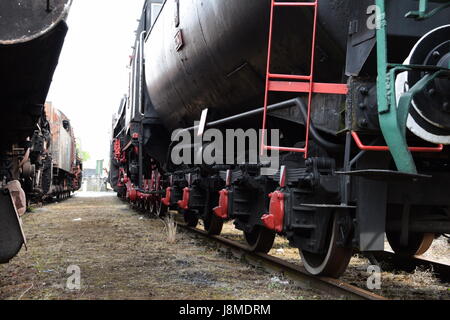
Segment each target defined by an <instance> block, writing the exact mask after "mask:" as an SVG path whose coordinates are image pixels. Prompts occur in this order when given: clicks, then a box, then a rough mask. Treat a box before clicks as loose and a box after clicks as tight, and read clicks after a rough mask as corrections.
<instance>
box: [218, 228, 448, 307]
mask: <svg viewBox="0 0 450 320" xmlns="http://www.w3.org/2000/svg"><path fill="white" fill-rule="evenodd" d="M222 235H223V236H225V237H227V238H229V239H233V240H236V241H241V242H242V243H245V240H244V237H243V236H242V232H240V231H239V230H236V229H235V228H234V226H233V224H232V223H227V224H226V225H225V226H224V229H223V231H222ZM385 249H386V250H389V249H390V247H389V244H388V243H387V242H386V243H385ZM269 254H270V255H273V256H276V257H279V258H281V259H284V260H287V261H289V262H292V263H295V264H299V265H302V263H301V260H300V255H299V251H298V249H296V248H293V247H290V246H289V242H288V241H287V240H286V239H284V238H282V237H278V236H277V237H276V239H275V244H274V246H273V248H272V250H271V251H270V252H269ZM423 257H424V258H426V259H431V260H435V261H439V262H442V263H444V264H450V245H449V243H448V242H447V239H445V238H443V237H441V238H439V239H436V240H434V242H433V244H432V246H431V248H430V249H429V250H428V252H426V254H425V255H424V256H423ZM370 265H371V263H370V262H369V260H368V259H367V258H365V257H363V256H361V255H358V254H356V255H354V256H353V258H352V259H351V261H350V265H349V266H348V268H347V270H346V272H345V273H344V275H343V276H342V277H341V279H342V280H344V281H345V282H348V283H350V284H353V285H355V286H358V287H360V288H363V289H366V290H367V278H368V277H369V275H370V274H369V273H368V272H367V269H368V267H369V266H370ZM380 266H381V269H382V271H383V270H384V269H387V270H389V271H385V272H382V273H381V289H379V290H376V289H375V290H372V291H373V292H374V293H377V294H379V295H382V296H385V297H388V298H391V299H429V300H450V283H443V282H441V281H440V280H439V279H438V278H437V277H436V276H435V275H434V273H433V270H431V269H416V270H415V271H414V272H413V273H407V272H404V271H401V270H392V269H393V268H392V266H388V265H384V264H383V262H381V263H380Z"/></svg>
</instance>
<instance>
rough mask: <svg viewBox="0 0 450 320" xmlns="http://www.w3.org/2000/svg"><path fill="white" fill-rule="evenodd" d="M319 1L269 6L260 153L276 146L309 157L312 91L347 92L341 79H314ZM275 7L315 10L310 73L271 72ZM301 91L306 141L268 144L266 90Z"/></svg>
mask: <svg viewBox="0 0 450 320" xmlns="http://www.w3.org/2000/svg"><path fill="white" fill-rule="evenodd" d="M318 2H319V0H315V1H313V2H279V1H275V0H271V8H270V26H269V47H268V50H267V51H268V53H267V70H266V88H265V95H264V119H263V126H262V129H263V133H262V145H261V153H262V152H263V151H264V150H278V151H288V152H299V153H304V154H305V158H308V147H309V131H310V125H311V103H312V97H313V93H326V94H344V95H345V94H347V93H348V87H347V85H346V84H340V83H317V82H314V61H315V47H316V33H317V15H318ZM275 7H312V8H313V10H314V22H313V34H312V44H311V71H310V74H309V75H288V74H274V73H271V72H270V62H271V52H272V33H273V20H274V11H275ZM274 79H278V80H292V81H293V82H288V81H274ZM274 91H278V92H302V93H308V117H307V119H306V135H305V137H306V139H305V141H306V144H305V147H304V148H290V147H276V146H268V145H266V144H265V130H266V126H267V107H268V105H269V93H270V92H274Z"/></svg>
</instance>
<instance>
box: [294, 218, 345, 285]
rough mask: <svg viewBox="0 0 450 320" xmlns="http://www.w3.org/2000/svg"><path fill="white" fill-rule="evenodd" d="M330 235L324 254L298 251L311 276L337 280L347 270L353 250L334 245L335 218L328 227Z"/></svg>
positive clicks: (336, 225)
mask: <svg viewBox="0 0 450 320" xmlns="http://www.w3.org/2000/svg"><path fill="white" fill-rule="evenodd" d="M330 231H331V234H329V237H328V239H327V243H328V250H327V252H326V253H323V254H319V253H311V252H307V251H305V250H299V251H300V255H301V258H302V262H303V265H304V266H305V269H306V270H307V271H308V272H309V273H311V274H313V275H320V276H328V277H333V278H339V277H340V276H341V275H342V274H343V273H344V272H345V269H347V266H348V264H349V262H350V259H351V257H352V253H353V249H352V248H351V247H341V246H338V245H337V244H336V240H337V235H338V232H339V227H338V224H337V217H336V216H335V217H334V219H333V223H332V225H331V226H330Z"/></svg>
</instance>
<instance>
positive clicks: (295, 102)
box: [169, 98, 343, 153]
mask: <svg viewBox="0 0 450 320" xmlns="http://www.w3.org/2000/svg"><path fill="white" fill-rule="evenodd" d="M295 106H296V107H298V109H299V111H300V114H301V115H302V117H303V121H305V119H307V106H306V105H305V103H304V102H303V100H302V99H301V98H294V99H291V100H287V101H283V102H280V103H276V104H273V105H270V106H268V107H267V111H268V112H272V111H278V110H282V109H286V108H290V107H295ZM263 112H264V108H258V109H254V110H251V111H248V112H244V113H241V114H237V115H234V116H231V117H228V118H224V119H221V120H216V121H212V122H208V123H206V124H205V128H213V127H217V126H220V125H223V124H226V123H229V122H233V121H237V120H241V119H245V118H249V117H252V116H256V115H259V114H262V113H263ZM198 128H199V126H193V127H190V128H186V129H183V130H180V131H179V132H178V134H177V135H176V136H175V138H174V140H176V138H178V136H179V135H180V134H181V133H183V132H186V131H195V130H196V129H198ZM310 132H311V136H312V137H313V138H314V139H315V142H317V144H318V145H319V146H321V147H323V148H324V149H326V150H327V151H331V152H334V153H339V152H342V149H343V146H342V145H340V144H336V143H333V142H330V141H327V140H326V139H325V138H323V137H322V135H321V134H320V133H319V132H318V131H317V129H316V128H315V127H314V125H313V124H311V127H310ZM173 143H174V141H172V142H171V144H170V146H169V150H171V149H172V144H173Z"/></svg>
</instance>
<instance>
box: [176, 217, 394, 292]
mask: <svg viewBox="0 0 450 320" xmlns="http://www.w3.org/2000/svg"><path fill="white" fill-rule="evenodd" d="M176 220H178V219H176ZM177 224H178V225H179V226H180V227H182V228H183V229H185V230H189V231H192V232H195V233H196V234H198V235H201V236H202V237H205V238H208V239H211V240H214V241H215V242H216V243H217V244H219V245H220V246H222V247H225V248H226V249H228V250H230V251H231V252H232V253H233V255H234V256H236V257H239V258H241V259H245V261H246V262H247V263H249V264H251V265H253V266H257V267H262V268H264V269H265V270H267V271H269V272H272V273H273V272H277V273H279V272H281V273H283V275H284V276H285V277H286V278H288V279H290V280H292V281H294V282H296V283H297V284H299V285H300V286H301V287H304V288H305V287H306V288H311V289H316V290H318V291H320V292H323V293H325V294H328V295H331V296H335V297H337V298H342V299H352V300H388V299H387V298H385V297H382V296H380V295H377V294H375V293H372V292H370V291H367V290H364V289H361V288H358V287H356V286H353V285H351V284H348V283H346V282H343V281H341V280H339V279H334V278H329V277H317V276H313V275H311V274H309V273H307V272H306V270H305V269H304V268H303V267H301V266H298V265H295V264H293V263H290V262H287V261H285V260H283V259H280V258H277V257H274V256H271V255H268V254H264V253H258V252H252V251H251V250H249V248H248V247H247V246H246V245H244V244H241V243H239V242H236V241H233V240H230V239H227V238H224V237H221V236H212V235H208V233H207V232H205V231H202V230H199V229H197V228H192V227H188V226H187V225H186V224H184V223H181V222H179V221H177Z"/></svg>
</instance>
